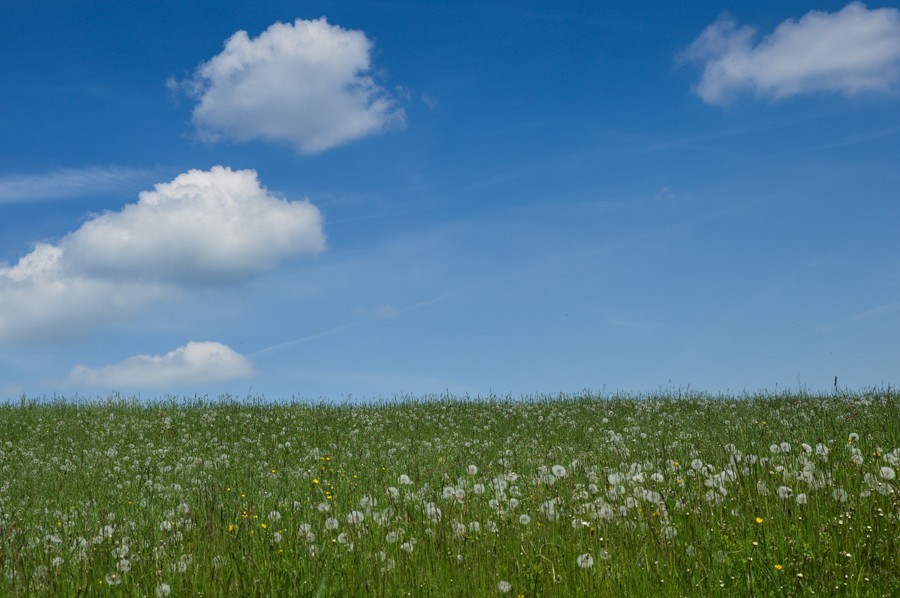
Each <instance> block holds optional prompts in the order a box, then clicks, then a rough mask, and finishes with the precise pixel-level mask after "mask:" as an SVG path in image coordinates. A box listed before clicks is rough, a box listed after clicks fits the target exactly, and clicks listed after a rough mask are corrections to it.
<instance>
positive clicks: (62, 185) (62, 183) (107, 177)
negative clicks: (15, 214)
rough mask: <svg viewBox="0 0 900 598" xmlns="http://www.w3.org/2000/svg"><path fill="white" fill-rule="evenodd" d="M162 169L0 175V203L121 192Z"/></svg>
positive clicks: (104, 168)
mask: <svg viewBox="0 0 900 598" xmlns="http://www.w3.org/2000/svg"><path fill="white" fill-rule="evenodd" d="M164 170H166V169H163V168H126V167H122V166H89V167H87V168H63V169H60V170H53V171H50V172H44V173H39V174H8V175H3V176H0V204H4V203H24V202H33V201H52V200H61V199H70V198H75V197H85V196H88V195H99V194H104V193H113V192H122V191H127V190H130V189H131V188H133V187H134V186H136V185H144V184H146V183H149V182H151V181H154V180H158V178H159V176H160V175H161V174H163V171H164Z"/></svg>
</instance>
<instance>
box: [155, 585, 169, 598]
mask: <svg viewBox="0 0 900 598" xmlns="http://www.w3.org/2000/svg"><path fill="white" fill-rule="evenodd" d="M171 593H172V588H171V587H169V584H167V583H161V584H159V585H158V586H156V598H165V597H166V596H168V595H169V594H171Z"/></svg>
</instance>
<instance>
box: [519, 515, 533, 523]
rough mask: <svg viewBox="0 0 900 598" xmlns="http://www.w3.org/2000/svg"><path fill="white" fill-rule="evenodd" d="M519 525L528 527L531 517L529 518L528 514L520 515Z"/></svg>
mask: <svg viewBox="0 0 900 598" xmlns="http://www.w3.org/2000/svg"><path fill="white" fill-rule="evenodd" d="M519 523H521V524H522V525H528V524H529V523H531V517H529V516H528V514H527V513H522V514H521V515H519Z"/></svg>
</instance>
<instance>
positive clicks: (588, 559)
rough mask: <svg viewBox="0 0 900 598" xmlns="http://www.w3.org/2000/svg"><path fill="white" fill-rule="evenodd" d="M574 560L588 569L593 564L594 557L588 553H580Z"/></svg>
mask: <svg viewBox="0 0 900 598" xmlns="http://www.w3.org/2000/svg"><path fill="white" fill-rule="evenodd" d="M575 562H576V563H577V564H578V566H579V567H581V568H582V569H590V568H591V567H593V566H594V557H592V556H591V555H590V554H588V553H584V554H582V555H579V556H578V558H577V559H575Z"/></svg>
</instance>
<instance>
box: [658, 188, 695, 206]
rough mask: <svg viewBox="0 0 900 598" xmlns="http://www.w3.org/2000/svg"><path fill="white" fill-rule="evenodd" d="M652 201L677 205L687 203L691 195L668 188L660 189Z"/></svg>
mask: <svg viewBox="0 0 900 598" xmlns="http://www.w3.org/2000/svg"><path fill="white" fill-rule="evenodd" d="M653 199H654V200H656V201H657V202H659V203H665V204H669V205H677V204H681V203H684V202H686V201H689V200H690V199H691V195H690V194H689V193H681V192H679V191H674V190H673V189H672V188H670V187H662V188H661V189H660V190H659V191H657V192H656V195H654V196H653Z"/></svg>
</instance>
